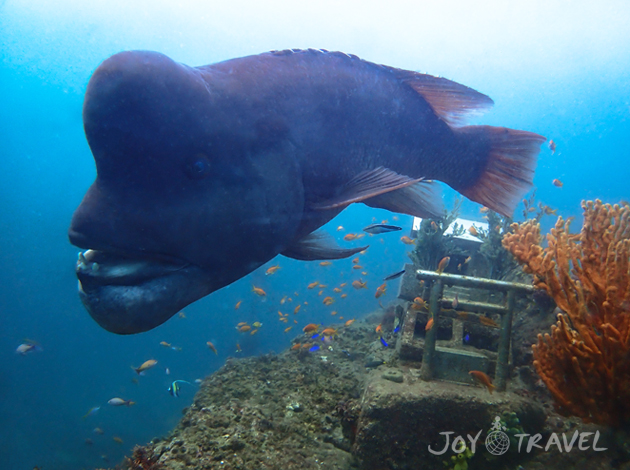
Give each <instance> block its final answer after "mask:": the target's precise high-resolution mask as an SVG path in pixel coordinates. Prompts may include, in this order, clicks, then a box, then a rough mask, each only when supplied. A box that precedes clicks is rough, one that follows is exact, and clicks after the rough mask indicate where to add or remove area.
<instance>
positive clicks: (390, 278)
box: [383, 269, 405, 281]
mask: <svg viewBox="0 0 630 470" xmlns="http://www.w3.org/2000/svg"><path fill="white" fill-rule="evenodd" d="M403 274H405V270H404V269H403V270H402V271H398V272H397V273H394V274H390V275H389V276H387V277H385V278H383V281H393V280H394V279H398V278H399V277H400V276H402V275H403Z"/></svg>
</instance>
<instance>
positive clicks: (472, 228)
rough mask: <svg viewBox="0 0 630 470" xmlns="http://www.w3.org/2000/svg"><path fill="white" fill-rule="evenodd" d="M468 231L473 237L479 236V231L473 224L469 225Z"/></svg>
mask: <svg viewBox="0 0 630 470" xmlns="http://www.w3.org/2000/svg"><path fill="white" fill-rule="evenodd" d="M468 233H470V234H471V235H472V236H473V237H478V236H479V232H477V229H476V228H475V226H474V225H471V226H470V227H468Z"/></svg>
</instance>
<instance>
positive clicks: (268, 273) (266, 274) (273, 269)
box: [265, 264, 280, 276]
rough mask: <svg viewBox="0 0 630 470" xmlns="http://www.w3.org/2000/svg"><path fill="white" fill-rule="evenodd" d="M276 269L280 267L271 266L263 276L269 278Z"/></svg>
mask: <svg viewBox="0 0 630 470" xmlns="http://www.w3.org/2000/svg"><path fill="white" fill-rule="evenodd" d="M278 269H280V265H279V264H276V265H275V266H271V267H270V268H267V271H265V276H271V275H272V274H273V273H275V272H276V271H277V270H278Z"/></svg>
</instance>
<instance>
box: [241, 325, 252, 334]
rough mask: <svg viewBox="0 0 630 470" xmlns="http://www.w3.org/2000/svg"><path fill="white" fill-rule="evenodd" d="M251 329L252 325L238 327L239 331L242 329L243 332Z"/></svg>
mask: <svg viewBox="0 0 630 470" xmlns="http://www.w3.org/2000/svg"><path fill="white" fill-rule="evenodd" d="M251 329H252V327H251V326H249V325H243V326H241V327H240V328H238V331H240V332H241V333H246V332H248V331H249V330H251Z"/></svg>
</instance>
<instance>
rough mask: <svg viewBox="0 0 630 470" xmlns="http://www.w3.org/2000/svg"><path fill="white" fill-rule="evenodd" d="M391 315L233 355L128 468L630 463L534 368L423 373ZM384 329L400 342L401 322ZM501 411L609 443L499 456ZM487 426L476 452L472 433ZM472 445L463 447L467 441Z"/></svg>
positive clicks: (527, 425)
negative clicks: (438, 375)
mask: <svg viewBox="0 0 630 470" xmlns="http://www.w3.org/2000/svg"><path fill="white" fill-rule="evenodd" d="M382 317H383V313H382V312H376V313H374V314H373V315H372V316H370V317H368V318H367V319H366V320H364V321H362V322H355V323H354V324H353V325H351V326H349V327H346V328H344V329H343V330H342V329H340V330H339V335H338V336H337V339H335V340H334V341H333V342H332V343H330V344H328V345H323V346H322V347H321V348H320V349H319V350H317V351H308V350H306V349H303V348H299V349H295V350H287V351H285V352H283V353H281V354H278V355H265V356H261V357H252V358H244V359H235V358H230V359H229V360H228V361H227V363H226V364H225V365H224V366H223V367H222V368H221V369H220V370H218V371H217V372H216V373H214V374H212V375H211V376H209V377H208V378H206V379H205V381H204V382H203V384H202V386H201V388H200V390H199V392H198V393H197V395H196V396H195V398H194V401H193V403H192V404H191V406H190V407H188V408H186V409H185V410H184V416H183V418H182V420H181V422H180V423H179V425H178V426H177V427H176V428H175V429H174V430H173V431H172V432H171V433H170V434H169V435H168V436H165V437H162V438H156V439H154V440H153V441H151V442H150V443H148V444H147V445H146V446H143V447H138V448H136V449H135V451H134V455H133V456H131V457H130V458H129V459H127V461H126V462H125V463H124V464H121V465H120V466H119V467H118V468H125V469H172V470H175V469H177V470H180V469H283V470H291V469H301V470H303V469H315V468H318V469H321V468H324V469H340V470H341V469H348V470H350V469H357V470H362V469H363V470H368V469H378V470H381V469H383V470H384V469H441V470H442V469H452V468H457V469H458V470H463V469H473V470H474V469H477V468H478V469H503V468H505V469H518V468H527V469H538V468H540V469H542V468H559V467H560V466H569V467H571V468H577V467H578V465H579V467H580V468H581V469H596V468H630V467H627V466H624V465H627V464H622V462H625V461H626V460H628V454H626V453H625V450H624V442H626V441H625V440H624V439H625V438H624V436H621V437H620V436H619V435H614V434H612V433H610V432H609V431H608V430H607V429H606V428H603V427H596V426H594V425H584V424H582V423H581V422H580V421H579V420H577V419H566V418H562V417H560V416H559V415H556V414H555V413H554V411H553V408H552V406H551V397H550V396H549V394H548V392H547V391H546V389H545V388H544V386H543V385H542V384H541V383H540V382H539V381H536V380H535V377H534V375H533V374H532V373H531V371H529V372H524V371H523V370H522V369H523V367H520V368H516V369H515V370H514V373H513V379H512V380H511V381H510V383H509V386H508V391H507V392H505V393H496V392H495V393H493V394H490V393H489V392H488V390H487V389H485V388H481V387H475V386H469V385H464V384H457V383H449V382H442V381H431V382H425V381H422V380H421V379H420V378H419V369H418V364H415V363H403V362H401V361H399V360H398V359H397V356H396V351H395V349H394V348H393V347H391V346H390V347H384V346H383V343H382V342H381V341H380V337H379V335H378V334H377V333H376V332H375V326H376V325H377V324H379V323H380V322H381V320H382ZM383 339H384V340H385V341H386V342H388V343H394V337H393V333H392V332H391V331H385V332H384V333H383ZM305 340H308V338H307V337H306V336H302V337H298V338H296V339H295V342H296V344H297V343H298V342H299V343H301V342H303V341H305ZM322 344H323V343H322ZM499 416H500V417H502V419H503V422H504V423H506V431H507V434H508V435H509V433H510V432H512V434H514V433H515V432H516V431H514V429H517V430H521V429H522V430H523V433H527V434H530V435H534V434H537V433H540V435H541V436H542V437H541V439H542V441H541V442H543V447H544V443H545V442H547V440H548V439H549V436H551V435H552V433H562V432H564V433H566V434H567V436H568V439H570V438H571V435H572V433H574V431H576V430H578V431H579V432H594V431H596V430H597V431H599V432H600V434H601V437H600V439H599V443H598V446H599V447H605V448H608V450H607V451H606V452H596V451H593V450H592V449H590V448H589V450H585V451H580V450H577V449H574V450H573V452H570V453H567V452H562V453H561V452H559V450H558V449H557V448H556V447H555V446H554V447H551V448H550V449H548V450H547V451H545V450H544V448H543V449H538V448H536V447H534V448H533V450H532V451H531V452H529V453H528V452H526V451H525V447H526V445H525V444H523V445H522V446H521V447H522V448H521V450H520V452H519V451H518V450H517V449H514V445H512V446H511V450H510V451H509V452H508V453H506V454H505V455H501V456H494V455H492V454H491V453H489V452H488V451H487V450H486V448H485V446H484V442H485V439H486V437H487V435H488V434H489V433H490V432H491V429H492V424H493V422H494V420H495V419H496V417H499ZM515 420H516V421H515ZM508 421H509V423H508ZM515 423H518V424H515ZM508 429H511V430H512V431H509V430H508ZM448 431H452V432H453V434H451V435H449V437H450V441H451V443H452V442H453V440H454V439H455V437H456V436H457V435H461V436H463V438H464V440H465V445H463V446H461V443H460V444H458V446H459V447H458V446H455V445H451V446H449V447H448V449H447V450H446V451H445V452H444V453H443V454H441V455H435V454H434V453H432V452H431V451H430V450H429V448H431V449H433V450H441V449H443V448H445V443H446V441H445V435H444V434H440V433H445V432H448ZM478 433H480V435H479V437H478V441H477V442H476V448H475V449H474V453H472V450H473V449H471V446H470V442H469V440H468V438H467V437H466V435H467V434H469V435H471V436H472V437H474V436H476V435H477V434H478ZM509 437H510V440H511V441H513V440H514V436H512V435H509ZM524 442H525V443H526V442H527V438H525V440H524ZM591 442H592V441H591ZM576 447H577V444H576ZM460 448H461V450H462V451H463V452H462V453H461V454H462V455H463V456H462V457H458V455H459V453H458V452H455V450H459V449H460ZM454 449H455V450H454ZM466 449H468V452H466V451H465V450H466ZM615 465H616V467H614V466H615ZM620 465H621V466H620Z"/></svg>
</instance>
